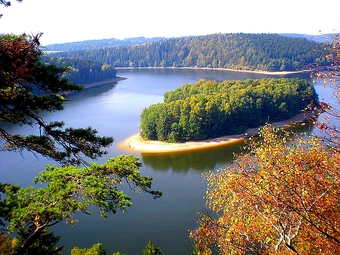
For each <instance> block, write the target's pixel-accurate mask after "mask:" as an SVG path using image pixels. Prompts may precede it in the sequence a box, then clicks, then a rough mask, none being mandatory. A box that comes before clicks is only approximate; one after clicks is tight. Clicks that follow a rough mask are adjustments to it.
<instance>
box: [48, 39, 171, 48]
mask: <svg viewBox="0 0 340 255" xmlns="http://www.w3.org/2000/svg"><path fill="white" fill-rule="evenodd" d="M163 39H165V38H163V37H153V38H145V37H134V38H127V39H123V40H119V39H115V38H111V39H98V40H87V41H80V42H70V43H60V44H50V45H46V46H45V47H44V49H43V50H44V51H78V50H97V49H103V48H109V47H117V46H129V45H135V44H143V43H149V42H155V41H159V40H163Z"/></svg>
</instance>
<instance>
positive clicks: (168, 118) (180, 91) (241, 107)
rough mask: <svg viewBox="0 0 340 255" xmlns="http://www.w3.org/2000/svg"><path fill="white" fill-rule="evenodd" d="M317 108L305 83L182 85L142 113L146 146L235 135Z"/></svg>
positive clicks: (266, 81)
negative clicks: (150, 143)
mask: <svg viewBox="0 0 340 255" xmlns="http://www.w3.org/2000/svg"><path fill="white" fill-rule="evenodd" d="M311 104H312V105H315V106H316V105H318V96H317V94H316V92H315V90H314V87H313V84H311V83H310V82H308V81H307V80H304V79H292V78H280V79H256V80H254V79H247V80H245V81H240V80H237V81H236V80H235V81H222V82H217V81H205V80H201V81H199V82H197V83H196V84H193V85H191V84H186V85H183V86H181V87H179V88H177V89H176V90H174V91H169V92H166V93H165V94H164V102H163V103H159V104H154V105H151V106H150V107H148V108H145V109H144V110H143V112H142V114H141V121H140V135H141V137H142V138H143V139H145V140H157V141H164V142H177V143H179V142H186V141H195V140H204V139H209V138H216V137H221V136H226V135H234V134H240V133H244V132H246V131H247V129H249V128H256V127H259V126H261V125H264V124H265V123H267V122H276V121H282V120H287V119H290V118H292V117H293V116H295V115H297V114H299V113H301V112H302V111H303V110H306V109H307V107H308V106H310V105H311Z"/></svg>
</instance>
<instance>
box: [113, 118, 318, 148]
mask: <svg viewBox="0 0 340 255" xmlns="http://www.w3.org/2000/svg"><path fill="white" fill-rule="evenodd" d="M311 117H313V115H312V113H311V112H310V113H301V114H298V115H295V116H294V117H293V118H291V119H288V120H284V121H279V122H273V123H271V125H272V126H274V127H282V128H288V127H293V126H295V125H296V124H299V123H305V122H308V120H309V119H310V118H311ZM260 128H261V127H258V128H251V129H248V130H247V131H246V132H245V133H242V134H236V135H228V136H222V137H218V138H213V139H207V140H201V141H188V142H184V143H167V142H161V141H155V140H144V139H143V138H142V137H141V136H140V133H137V134H134V135H132V136H130V137H128V138H127V139H125V140H124V141H123V142H121V143H120V144H119V145H118V148H120V149H122V150H124V151H128V152H140V153H150V154H151V153H152V154H154V153H157V154H159V153H170V152H185V151H195V150H204V149H209V148H217V147H224V146H227V145H231V144H235V143H239V142H242V141H245V140H246V139H248V138H250V137H253V136H255V135H257V134H258V132H259V129H260Z"/></svg>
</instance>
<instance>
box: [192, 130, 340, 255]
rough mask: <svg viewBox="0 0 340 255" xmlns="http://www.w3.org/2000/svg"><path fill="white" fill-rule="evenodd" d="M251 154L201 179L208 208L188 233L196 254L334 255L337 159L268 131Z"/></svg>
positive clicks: (339, 243) (337, 243)
mask: <svg viewBox="0 0 340 255" xmlns="http://www.w3.org/2000/svg"><path fill="white" fill-rule="evenodd" d="M249 147H250V153H246V154H244V155H241V156H239V157H238V158H237V159H236V161H235V162H234V163H233V164H231V165H230V166H227V167H226V168H225V169H221V170H219V171H218V172H217V173H213V172H209V173H208V174H206V178H207V180H208V191H207V197H206V201H207V206H208V207H209V208H210V209H211V210H212V212H213V213H212V214H210V215H209V214H202V215H201V218H200V219H199V228H198V229H197V230H195V231H192V232H191V237H192V238H194V240H195V242H196V245H197V247H198V248H199V249H200V250H201V251H202V254H210V252H211V248H212V247H216V249H217V250H218V251H219V253H221V254H244V253H246V252H247V251H253V252H255V254H273V253H275V254H320V253H322V254H337V253H339V252H340V225H339V222H340V221H339V220H340V219H339V215H340V207H339V203H338V201H339V199H340V173H339V168H340V153H339V151H338V150H337V149H335V148H329V147H327V146H325V145H324V144H323V143H322V140H320V139H318V138H316V137H311V138H309V139H306V140H304V139H303V138H295V139H293V140H289V139H288V137H287V135H286V134H285V133H284V132H280V133H279V132H277V130H273V129H272V128H271V127H270V126H267V127H266V128H264V129H263V130H262V131H261V139H260V140H256V141H252V143H251V144H250V145H249Z"/></svg>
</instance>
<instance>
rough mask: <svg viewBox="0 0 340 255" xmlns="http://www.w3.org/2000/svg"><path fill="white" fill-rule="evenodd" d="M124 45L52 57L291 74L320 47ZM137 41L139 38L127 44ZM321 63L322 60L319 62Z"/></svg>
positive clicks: (287, 41) (285, 40) (233, 40)
mask: <svg viewBox="0 0 340 255" xmlns="http://www.w3.org/2000/svg"><path fill="white" fill-rule="evenodd" d="M153 39H154V40H155V41H150V42H145V43H139V44H138V43H135V44H133V45H128V46H119V47H107V48H101V49H93V50H90V49H87V50H82V51H67V52H66V51H64V52H59V53H54V54H52V56H56V57H66V58H71V59H79V58H81V59H87V60H91V61H97V62H102V63H106V64H108V65H110V66H112V67H114V68H116V67H199V68H229V69H236V70H263V71H296V70H301V69H304V68H306V66H307V65H308V64H310V63H315V62H316V61H317V59H318V58H320V56H322V54H323V53H325V52H324V51H323V47H322V45H321V44H320V43H317V42H315V41H313V40H311V39H306V38H304V36H302V37H298V36H293V35H292V34H291V35H290V36H282V35H278V34H243V33H238V34H212V35H205V36H188V37H180V38H170V39H164V38H163V39H162V38H157V39H156V38H153ZM133 41H134V42H142V41H143V39H140V40H139V41H138V40H130V43H132V42H133ZM321 60H322V59H321Z"/></svg>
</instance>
